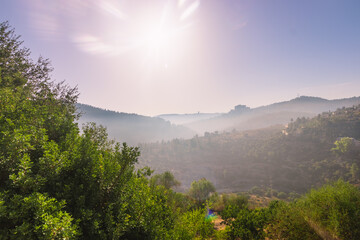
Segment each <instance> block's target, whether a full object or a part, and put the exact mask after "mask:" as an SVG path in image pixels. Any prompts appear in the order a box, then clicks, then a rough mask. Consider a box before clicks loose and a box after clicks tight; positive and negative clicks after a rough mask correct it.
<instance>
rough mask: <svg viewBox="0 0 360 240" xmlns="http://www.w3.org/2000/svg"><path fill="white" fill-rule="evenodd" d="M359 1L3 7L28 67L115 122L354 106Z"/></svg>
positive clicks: (10, 1) (128, 1) (358, 85)
mask: <svg viewBox="0 0 360 240" xmlns="http://www.w3.org/2000/svg"><path fill="white" fill-rule="evenodd" d="M359 13H360V1H359V0H293V1H289V0H152V1H149V0H147V1H145V0H102V1H98V0H87V1H83V0H51V1H49V0H31V1H28V0H2V3H1V8H0V21H1V22H2V21H9V23H10V25H11V26H12V27H14V28H15V30H16V33H17V34H19V35H21V39H22V40H23V41H24V46H26V47H27V48H30V50H31V52H32V57H33V58H34V59H36V58H38V57H39V56H40V55H41V56H43V57H45V58H49V59H50V60H51V62H52V65H53V67H54V71H53V73H52V77H53V79H54V80H56V81H62V80H65V81H66V83H67V84H69V85H70V86H73V87H75V86H77V87H78V90H79V93H80V96H79V100H78V101H79V102H81V103H85V104H90V105H93V106H96V107H101V108H104V109H109V110H115V111H119V112H128V113H138V114H142V115H148V116H154V115H158V114H164V113H194V112H228V111H230V109H232V108H233V107H234V106H235V105H238V104H243V105H247V106H249V107H252V108H253V107H258V106H262V105H268V104H271V103H275V102H281V101H286V100H290V99H293V98H295V97H297V96H302V95H306V96H317V97H322V98H326V99H337V98H347V97H353V96H360V27H359V26H360V14H359Z"/></svg>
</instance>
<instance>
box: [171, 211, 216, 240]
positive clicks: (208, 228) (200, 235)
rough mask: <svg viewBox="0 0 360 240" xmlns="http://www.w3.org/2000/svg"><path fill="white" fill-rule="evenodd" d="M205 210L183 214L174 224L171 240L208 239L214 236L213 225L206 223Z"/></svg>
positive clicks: (209, 222)
mask: <svg viewBox="0 0 360 240" xmlns="http://www.w3.org/2000/svg"><path fill="white" fill-rule="evenodd" d="M206 214H207V209H206V208H199V209H196V210H192V211H188V212H186V213H185V214H183V215H182V216H181V217H180V218H179V219H178V220H177V222H176V223H175V227H174V232H173V235H172V236H173V239H181V240H186V239H189V240H190V239H209V238H210V237H211V236H213V234H214V224H213V223H212V222H211V221H206Z"/></svg>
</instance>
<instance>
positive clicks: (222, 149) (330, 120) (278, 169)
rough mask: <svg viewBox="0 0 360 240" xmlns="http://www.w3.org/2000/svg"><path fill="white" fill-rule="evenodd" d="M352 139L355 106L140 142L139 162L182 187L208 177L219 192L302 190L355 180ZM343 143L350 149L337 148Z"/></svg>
mask: <svg viewBox="0 0 360 240" xmlns="http://www.w3.org/2000/svg"><path fill="white" fill-rule="evenodd" d="M341 138H342V139H341ZM356 139H360V106H355V107H351V108H342V109H339V110H337V111H335V112H325V113H323V114H319V115H318V116H317V117H314V118H311V119H306V118H298V119H296V120H295V121H293V122H290V123H289V124H288V125H287V126H286V127H284V126H281V125H280V126H274V127H271V128H267V129H260V130H252V131H245V132H238V131H232V132H225V133H218V132H215V133H206V134H205V136H204V137H198V136H196V137H194V138H192V139H190V140H179V139H175V140H172V141H169V142H166V143H152V144H143V145H141V146H140V149H141V152H142V155H141V164H146V165H149V166H151V167H152V168H154V169H157V170H158V171H164V170H165V169H166V170H171V171H173V173H174V174H175V176H176V177H177V178H178V179H179V180H180V181H181V182H182V183H183V184H184V187H185V188H186V187H187V186H189V185H190V183H191V182H192V181H193V180H196V179H199V178H201V177H207V178H208V179H210V180H211V181H212V182H214V184H215V186H216V188H217V189H218V190H220V191H230V192H234V191H235V192H237V191H248V190H250V189H251V188H253V187H255V186H258V187H262V188H265V189H275V190H278V191H282V192H292V191H295V192H304V191H306V190H308V189H310V188H311V187H312V186H318V185H321V184H323V183H325V182H327V181H329V180H336V179H338V178H343V179H346V180H349V181H352V182H354V183H358V182H359V166H360V147H359V145H358V141H357V140H356ZM334 143H336V144H334ZM344 144H345V145H346V148H349V149H351V151H350V150H349V151H347V152H344V151H342V150H339V149H341V146H342V145H344Z"/></svg>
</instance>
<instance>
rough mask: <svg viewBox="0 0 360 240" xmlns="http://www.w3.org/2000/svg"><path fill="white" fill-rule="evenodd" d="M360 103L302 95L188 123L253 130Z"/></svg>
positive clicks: (197, 126) (207, 129)
mask: <svg viewBox="0 0 360 240" xmlns="http://www.w3.org/2000/svg"><path fill="white" fill-rule="evenodd" d="M358 104H360V97H353V98H345V99H336V100H327V99H323V98H318V97H308V96H301V97H298V98H295V99H292V100H290V101H285V102H280V103H274V104H270V105H267V106H262V107H258V108H253V109H250V108H248V107H246V106H245V105H238V106H236V107H235V108H234V109H233V110H231V111H230V112H228V113H226V114H222V115H220V116H218V117H214V118H211V119H206V120H201V121H197V122H192V123H187V124H184V126H186V127H188V128H190V129H192V130H194V131H196V132H197V133H198V134H203V133H204V132H214V131H224V130H225V131H230V130H232V129H236V130H250V129H258V128H264V127H269V126H272V125H276V124H286V123H288V122H290V121H291V120H292V119H293V120H295V119H296V118H298V117H313V116H316V115H317V114H320V113H322V112H327V111H335V110H336V109H338V108H342V107H351V106H354V105H358Z"/></svg>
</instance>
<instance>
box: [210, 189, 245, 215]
mask: <svg viewBox="0 0 360 240" xmlns="http://www.w3.org/2000/svg"><path fill="white" fill-rule="evenodd" d="M210 201H211V202H212V209H213V210H214V211H216V212H222V211H223V210H224V209H225V208H226V207H228V206H235V207H237V208H239V209H243V208H246V207H248V197H247V196H245V195H238V194H235V193H231V194H221V195H220V196H219V195H217V194H214V195H212V196H211V197H210Z"/></svg>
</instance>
